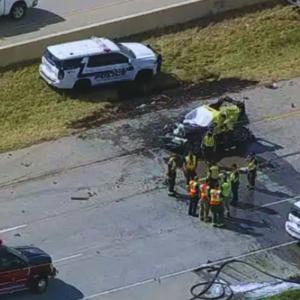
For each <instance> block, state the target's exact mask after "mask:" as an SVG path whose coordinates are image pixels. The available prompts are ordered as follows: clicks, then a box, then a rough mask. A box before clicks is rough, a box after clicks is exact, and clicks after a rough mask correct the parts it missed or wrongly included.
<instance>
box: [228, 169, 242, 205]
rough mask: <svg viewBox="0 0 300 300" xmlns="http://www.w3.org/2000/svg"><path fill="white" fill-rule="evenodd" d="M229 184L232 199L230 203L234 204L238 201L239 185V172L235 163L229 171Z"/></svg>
mask: <svg viewBox="0 0 300 300" xmlns="http://www.w3.org/2000/svg"><path fill="white" fill-rule="evenodd" d="M229 178H230V184H231V193H232V200H231V205H236V204H237V203H238V201H239V187H240V172H239V169H238V166H237V164H233V165H232V172H231V173H230V177H229Z"/></svg>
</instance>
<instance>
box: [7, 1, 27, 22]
mask: <svg viewBox="0 0 300 300" xmlns="http://www.w3.org/2000/svg"><path fill="white" fill-rule="evenodd" d="M26 11H27V6H26V4H25V3H23V2H17V3H15V4H14V5H13V7H12V9H11V11H10V16H11V18H12V19H14V20H21V19H22V18H24V16H25V15H26Z"/></svg>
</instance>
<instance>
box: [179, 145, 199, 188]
mask: <svg viewBox="0 0 300 300" xmlns="http://www.w3.org/2000/svg"><path fill="white" fill-rule="evenodd" d="M197 165H198V160H197V156H196V155H195V154H193V152H192V151H189V153H188V155H187V156H186V157H185V158H184V162H183V172H184V175H185V178H186V185H187V188H188V187H189V183H190V181H191V180H193V179H194V177H195V176H196V175H197V174H196V170H197Z"/></svg>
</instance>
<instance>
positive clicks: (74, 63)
mask: <svg viewBox="0 0 300 300" xmlns="http://www.w3.org/2000/svg"><path fill="white" fill-rule="evenodd" d="M81 61H82V58H74V59H68V60H64V61H63V69H64V70H73V69H77V68H79V67H80V64H81Z"/></svg>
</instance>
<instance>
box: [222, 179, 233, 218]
mask: <svg viewBox="0 0 300 300" xmlns="http://www.w3.org/2000/svg"><path fill="white" fill-rule="evenodd" d="M230 196H231V184H230V180H229V179H228V176H227V174H224V176H223V180H222V183H221V197H222V200H223V203H224V208H225V210H226V216H227V217H228V218H229V217H230V206H229V201H230Z"/></svg>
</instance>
